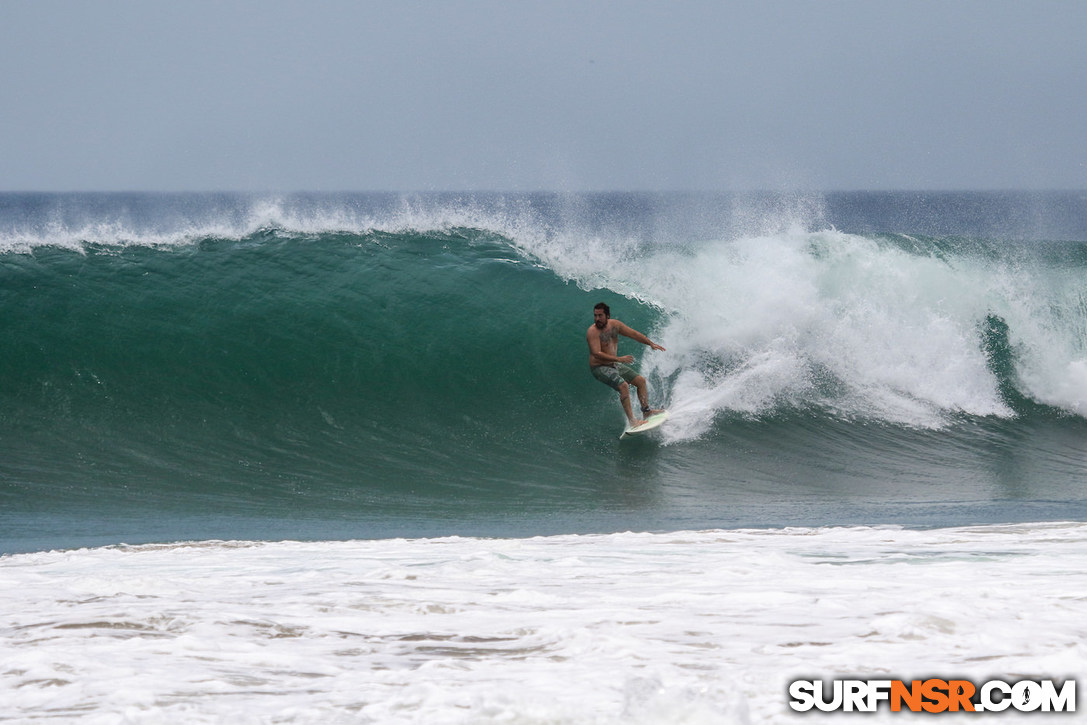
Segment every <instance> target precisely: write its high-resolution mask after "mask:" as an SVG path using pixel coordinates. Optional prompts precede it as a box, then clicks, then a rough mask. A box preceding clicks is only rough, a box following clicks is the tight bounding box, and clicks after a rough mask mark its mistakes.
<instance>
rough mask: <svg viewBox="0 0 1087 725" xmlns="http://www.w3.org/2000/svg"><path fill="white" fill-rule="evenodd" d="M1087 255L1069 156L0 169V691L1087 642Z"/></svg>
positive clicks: (597, 716)
mask: <svg viewBox="0 0 1087 725" xmlns="http://www.w3.org/2000/svg"><path fill="white" fill-rule="evenodd" d="M1085 271H1087V196H1084V195H1083V194H1080V193H1077V192H1053V193H1041V194H1033V193H1032V194H1027V193H1014V192H1008V193H987V194H969V193H910V194H905V193H903V194H865V193H855V194H822V195H820V194H797V195H790V194H750V195H691V194H673V195H653V194H598V195H591V194H588V195H561V194H536V195H500V194H476V195H457V194H433V195H410V196H403V195H396V194H339V195H333V194H325V195H304V194H298V195H284V196H266V195H240V194H187V195H186V194H176V195H156V194H0V346H2V350H3V354H2V355H0V602H2V605H0V612H2V614H0V690H2V692H0V721H2V720H7V721H13V722H56V723H60V722H88V723H99V722H100V723H142V722H147V723H150V722H197V723H200V722H206V723H211V722H242V723H249V722H251V723H278V722H293V723H305V722H375V723H385V722H391V723H398V722H405V723H406V722H413V723H424V722H425V723H481V722H495V723H498V722H524V723H545V722H546V723H581V722H595V723H613V722H614V723H618V722H644V723H700V722H715V723H716V722H726V723H777V722H781V723H786V722H801V721H812V720H816V721H821V720H822V719H834V720H838V719H841V718H844V717H849V716H848V715H839V716H835V715H825V716H824V715H819V714H814V713H806V714H803V715H801V714H797V713H793V712H792V711H791V710H790V709H789V708H788V705H787V700H788V698H787V687H788V683H789V682H790V681H791V680H794V679H810V678H822V679H826V680H829V679H833V678H835V677H860V678H884V679H886V678H892V677H893V678H902V679H906V680H910V679H920V678H925V677H932V676H943V677H946V678H961V679H970V680H972V681H974V682H984V681H986V680H988V679H992V678H999V679H1009V680H1021V679H1034V680H1038V679H1043V678H1052V679H1056V680H1065V679H1068V678H1081V677H1082V673H1083V672H1084V665H1085V664H1087V662H1085V651H1084V644H1083V642H1084V641H1085V637H1084V634H1085V633H1084V624H1083V623H1084V622H1085V621H1087V617H1085V616H1084V615H1085V611H1084V609H1085V608H1087V580H1085V575H1084V574H1083V572H1084V571H1087V567H1085V566H1084V564H1085V563H1087V562H1085V561H1084V558H1085V557H1087V547H1085V541H1084V537H1085V535H1087V529H1085V528H1084V527H1085V524H1084V522H1085V521H1087V493H1085V490H1084V482H1085V481H1087V284H1085V280H1087V275H1085ZM599 301H605V302H608V303H609V304H610V305H611V308H612V311H613V315H614V316H615V317H617V318H619V319H621V320H623V321H624V322H626V323H628V324H630V325H631V326H632V327H634V328H636V329H639V330H643V331H645V332H646V333H647V334H649V335H650V336H651V337H652V338H653V339H654V340H656V341H658V342H660V343H661V344H663V345H664V346H665V347H666V348H667V351H666V352H651V351H649V350H648V349H647V348H641V347H640V346H634V344H633V343H631V342H630V341H624V342H623V343H621V346H620V352H621V353H624V354H625V353H632V354H634V355H636V357H637V366H638V367H639V369H640V371H641V372H642V373H643V374H645V375H646V377H647V379H648V380H649V383H650V389H651V391H652V392H651V397H652V398H653V402H654V403H656V404H659V405H665V406H667V407H668V408H669V409H670V411H671V413H672V417H671V419H670V421H669V423H668V424H667V425H666V426H664V427H663V428H662V429H661V431H660V435H657V436H655V437H653V438H651V439H649V440H635V441H624V442H620V441H618V440H617V437H618V433H619V432H620V431H621V429H622V424H623V416H622V413H621V410H620V407H619V404H618V401H617V400H616V399H615V396H614V393H613V392H612V391H610V390H608V389H607V388H605V387H604V386H601V385H600V384H599V383H597V382H596V381H595V380H594V379H593V378H592V377H591V376H590V375H589V373H588V370H587V365H586V359H585V358H586V350H585V348H584V335H585V330H586V328H587V327H588V325H589V324H590V323H591V321H592V307H593V305H594V304H595V303H596V302H599ZM1080 684H1082V682H1080ZM1080 689H1081V694H1082V688H1080ZM852 717H858V716H857V715H852ZM861 717H866V718H867V719H871V720H874V721H878V722H883V721H893V720H896V719H902V718H903V717H905V718H907V719H908V717H909V716H904V715H902V714H897V713H890V712H887V711H886V710H885V711H883V712H880V713H879V714H877V715H875V716H861ZM985 717H987V718H989V717H992V718H995V719H1000V718H1002V717H1003V718H1005V719H1012V720H1014V719H1016V718H1017V717H1020V716H1017V715H1016V714H1015V713H1012V712H1007V713H1004V714H1003V715H986V716H985ZM1021 717H1031V719H1032V720H1037V719H1038V718H1040V717H1043V716H1042V715H1033V716H1030V715H1023V716H1021ZM1061 717H1062V718H1063V719H1064V720H1067V721H1078V720H1081V719H1082V715H1080V714H1079V713H1077V714H1075V715H1071V716H1067V715H1066V716H1061Z"/></svg>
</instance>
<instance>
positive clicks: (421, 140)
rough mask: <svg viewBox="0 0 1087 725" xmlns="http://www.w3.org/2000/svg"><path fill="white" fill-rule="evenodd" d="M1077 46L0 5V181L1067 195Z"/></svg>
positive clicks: (473, 13) (921, 11)
mask: <svg viewBox="0 0 1087 725" xmlns="http://www.w3.org/2000/svg"><path fill="white" fill-rule="evenodd" d="M1085 35H1087V2H1082V1H1081V0H1066V1H1062V2H1057V1H1052V0H1029V1H1028V0H1023V1H1022V2H1010V1H1005V0H938V1H933V2H929V1H928V0H924V1H921V0H894V1H893V2H887V1H884V0H833V1H832V0H825V1H819V0H778V1H774V0H761V1H746V0H744V1H738V2H736V1H724V0H722V1H720V2H681V1H677V0H667V1H665V0H662V1H661V2H655V3H650V2H637V1H628V2H621V1H619V0H612V1H610V2H602V1H598V0H582V1H580V2H565V1H562V2H559V1H553V2H532V1H531V0H506V1H504V2H496V1H491V0H479V1H477V2H468V1H463V2H458V1H449V0H447V1H445V2H438V1H434V2H413V1H412V0H395V1H392V0H390V1H385V0H375V1H373V2H364V1H356V2H337V1H331V0H329V1H322V0H307V1H300V2H282V1H277V0H261V1H259V2H257V1H253V2H244V1H239V0H223V1H221V2H184V1H180V0H167V1H160V0H138V1H132V2H121V1H113V0H103V1H101V2H91V1H88V0H78V1H77V0H72V1H54V0H40V1H37V2H31V1H30V0H0V189H3V190H9V191H12V190H47V191H48V190H90V189H101V190H144V189H148V190H253V191H263V190H279V191H290V190H313V191H322V190H392V191H398V190H400V191H408V190H412V191H428V190H540V189H543V190H558V191H579V190H671V189H682V190H733V189H774V190H779V189H818V190H848V189H992V188H1017V189H1037V188H1076V189H1087V41H1085V40H1084V37H1085Z"/></svg>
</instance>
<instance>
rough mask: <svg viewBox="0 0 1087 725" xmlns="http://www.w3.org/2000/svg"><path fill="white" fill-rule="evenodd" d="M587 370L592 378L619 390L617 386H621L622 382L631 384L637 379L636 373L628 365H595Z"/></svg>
mask: <svg viewBox="0 0 1087 725" xmlns="http://www.w3.org/2000/svg"><path fill="white" fill-rule="evenodd" d="M589 370H590V371H591V372H592V374H593V377H594V378H596V379H597V380H599V381H600V382H602V383H604V384H605V385H610V386H611V387H613V388H615V390H616V391H618V390H619V386H620V385H622V384H623V381H624V380H625V381H627V382H628V383H633V382H634V379H635V378H636V377H638V371H637V370H635V369H634V368H632V367H630V366H629V365H624V364H623V363H615V365H595V366H593V367H591V368H589Z"/></svg>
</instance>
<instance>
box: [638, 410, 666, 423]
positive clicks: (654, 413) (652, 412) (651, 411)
mask: <svg viewBox="0 0 1087 725" xmlns="http://www.w3.org/2000/svg"><path fill="white" fill-rule="evenodd" d="M663 412H664V408H650V407H649V406H648V405H647V406H645V407H643V408H642V415H644V416H646V417H649V416H651V415H656V414H657V413H663ZM644 422H645V421H644V420H643V421H642V423H644ZM639 425H641V423H639Z"/></svg>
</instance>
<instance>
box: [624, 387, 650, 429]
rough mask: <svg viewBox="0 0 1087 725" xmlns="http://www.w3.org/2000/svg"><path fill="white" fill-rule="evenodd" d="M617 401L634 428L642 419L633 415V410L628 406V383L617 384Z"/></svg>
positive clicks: (642, 421)
mask: <svg viewBox="0 0 1087 725" xmlns="http://www.w3.org/2000/svg"><path fill="white" fill-rule="evenodd" d="M618 390H619V402H620V403H622V404H623V412H624V413H626V414H627V420H628V421H630V427H631V428H635V427H637V426H639V425H641V424H642V423H644V422H645V421H644V420H641V419H639V418H635V417H634V410H633V409H632V408H631V407H630V385H628V384H627V383H623V384H621V385H620V386H619V388H618Z"/></svg>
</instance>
